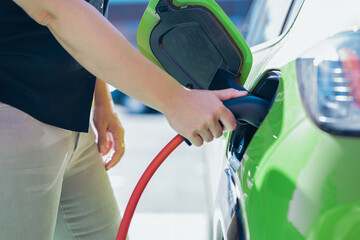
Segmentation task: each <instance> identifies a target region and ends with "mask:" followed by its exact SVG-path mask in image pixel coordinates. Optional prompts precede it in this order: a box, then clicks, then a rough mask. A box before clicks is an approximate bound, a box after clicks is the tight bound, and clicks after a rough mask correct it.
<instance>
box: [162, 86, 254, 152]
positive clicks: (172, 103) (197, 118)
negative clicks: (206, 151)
mask: <svg viewBox="0 0 360 240" xmlns="http://www.w3.org/2000/svg"><path fill="white" fill-rule="evenodd" d="M246 95H247V92H246V91H238V90H235V89H225V90H219V91H207V90H189V91H187V93H185V94H183V93H182V94H181V96H174V98H173V99H172V100H169V101H168V106H167V107H166V111H164V114H165V116H166V118H167V119H168V121H169V123H170V125H171V126H172V128H174V130H175V131H177V132H178V133H179V134H180V135H182V136H184V137H186V138H187V139H188V140H189V141H190V142H191V143H192V144H194V145H195V146H201V145H202V144H203V143H204V141H205V142H210V141H212V140H213V139H214V138H219V137H220V136H221V135H222V133H223V131H224V130H229V131H230V130H234V129H235V128H236V126H237V123H236V120H235V118H234V115H233V114H232V113H231V112H230V110H229V109H227V108H226V107H225V106H224V104H223V103H222V102H223V101H226V100H229V99H232V98H238V97H243V96H246Z"/></svg>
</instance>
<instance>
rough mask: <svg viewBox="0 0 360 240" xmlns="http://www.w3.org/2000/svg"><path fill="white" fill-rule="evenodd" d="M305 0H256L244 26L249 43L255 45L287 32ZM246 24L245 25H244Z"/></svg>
mask: <svg viewBox="0 0 360 240" xmlns="http://www.w3.org/2000/svg"><path fill="white" fill-rule="evenodd" d="M303 1H304V0H255V1H253V3H252V5H251V7H250V10H249V13H248V15H247V19H246V21H245V24H244V25H243V27H242V28H246V31H244V32H245V34H244V37H245V39H246V42H247V43H248V45H249V46H250V47H251V46H254V45H257V44H260V43H263V42H266V41H269V40H271V39H273V38H276V37H278V36H279V35H281V34H282V33H283V32H285V31H286V30H287V29H288V28H289V27H290V26H291V23H292V22H293V21H294V19H295V17H296V15H297V13H298V11H299V9H300V7H301V5H302V3H303ZM244 26H245V27H244Z"/></svg>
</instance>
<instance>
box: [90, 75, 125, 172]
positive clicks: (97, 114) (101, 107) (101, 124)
mask: <svg viewBox="0 0 360 240" xmlns="http://www.w3.org/2000/svg"><path fill="white" fill-rule="evenodd" d="M93 121H94V125H95V128H96V130H97V133H98V143H97V144H98V148H99V152H100V153H101V154H102V155H103V156H104V155H107V154H109V152H110V151H111V150H112V149H113V150H114V153H113V154H112V155H110V157H111V158H110V159H109V160H107V161H106V162H105V163H104V164H105V168H106V170H109V169H110V168H112V167H114V166H115V165H116V164H117V163H118V162H119V161H120V159H121V158H122V156H123V155H124V153H125V143H124V128H123V126H122V125H121V123H120V120H119V118H118V116H117V114H116V112H115V110H114V106H113V102H112V99H111V96H110V94H109V92H108V90H107V87H106V84H105V83H104V82H102V81H101V80H99V79H97V80H96V87H95V105H94V108H93Z"/></svg>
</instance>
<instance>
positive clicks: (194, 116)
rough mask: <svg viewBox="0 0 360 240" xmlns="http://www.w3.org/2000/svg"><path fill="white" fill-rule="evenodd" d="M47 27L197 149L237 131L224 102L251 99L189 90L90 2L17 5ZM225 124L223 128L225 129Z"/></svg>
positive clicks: (24, 1) (36, 0)
mask: <svg viewBox="0 0 360 240" xmlns="http://www.w3.org/2000/svg"><path fill="white" fill-rule="evenodd" d="M14 1H15V2H16V3H17V4H18V5H19V6H20V7H22V8H23V9H24V10H25V11H26V12H27V13H28V14H29V16H30V17H32V18H33V19H34V20H35V21H37V22H38V23H39V24H42V25H44V26H47V27H48V28H49V29H50V31H51V32H52V33H53V35H54V36H55V37H56V39H57V40H58V41H59V42H60V44H61V45H62V46H63V47H64V48H65V49H66V50H67V51H68V52H69V53H70V54H71V55H72V56H73V57H74V58H75V59H76V60H77V61H78V62H79V63H80V64H82V65H83V66H84V67H85V68H86V69H87V70H88V71H89V72H91V73H92V74H94V75H95V76H96V77H98V78H100V79H102V80H104V81H105V82H107V83H110V84H111V85H113V86H115V87H116V88H118V89H119V90H121V91H122V92H124V93H126V94H128V95H130V96H132V97H134V98H136V99H138V100H140V101H142V102H144V103H145V104H147V105H149V106H150V107H152V108H155V109H157V110H159V111H160V112H162V113H164V115H165V116H166V117H167V119H168V121H169V122H170V125H171V126H172V127H173V128H174V129H175V130H176V131H177V132H179V133H180V134H181V135H183V136H185V137H186V138H188V139H189V140H190V141H191V142H192V143H193V144H195V145H197V146H200V145H202V143H203V141H211V140H212V139H213V138H214V137H219V136H220V135H221V133H222V131H223V129H222V125H223V126H225V127H226V128H227V129H229V130H233V129H234V128H235V127H236V121H235V119H234V116H233V115H232V114H231V112H230V111H229V110H228V109H226V108H225V107H224V106H223V104H222V102H221V101H224V100H227V99H230V98H234V97H239V96H243V95H245V93H244V92H238V91H236V90H227V91H218V92H216V91H215V92H210V91H198V90H188V89H186V88H184V87H183V86H181V85H180V84H179V83H178V82H177V81H176V80H175V79H173V78H172V77H171V76H170V75H168V74H167V73H166V72H165V71H163V70H161V69H160V68H159V67H157V66H156V65H155V64H153V63H152V62H150V61H149V60H148V59H147V58H146V57H144V56H143V55H142V54H141V53H140V52H139V51H137V50H136V49H135V48H134V47H133V46H132V45H131V44H130V43H129V42H128V41H127V40H126V39H125V38H124V36H123V35H122V34H121V33H120V32H118V31H117V30H116V29H115V27H113V26H112V25H111V24H110V23H109V22H108V21H107V20H106V19H105V18H104V17H103V16H102V15H101V14H100V13H99V12H98V11H97V10H96V9H95V8H94V7H92V6H91V5H90V4H88V3H87V2H86V1H84V0H61V1H59V0H14ZM220 122H221V123H220Z"/></svg>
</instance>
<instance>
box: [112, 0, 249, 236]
mask: <svg viewBox="0 0 360 240" xmlns="http://www.w3.org/2000/svg"><path fill="white" fill-rule="evenodd" d="M148 2H149V0H110V6H109V12H108V18H109V20H110V21H111V22H112V23H113V24H114V25H115V27H116V28H118V29H119V31H120V32H121V33H122V34H123V35H124V36H125V37H126V38H127V39H128V40H129V41H130V42H131V43H132V44H133V45H134V46H135V47H136V32H137V28H138V25H139V22H140V19H141V17H142V14H143V12H144V10H145V8H146V6H147V4H148ZM216 2H217V3H218V4H219V5H220V6H221V7H222V8H223V10H224V11H225V12H226V13H227V14H228V16H229V17H230V19H231V20H232V21H233V22H234V24H235V26H236V27H237V28H238V30H239V31H240V33H241V34H242V35H243V36H244V37H245V36H246V29H247V23H246V22H247V21H246V18H245V17H246V13H247V11H248V9H249V7H250V6H251V3H252V0H218V1H216ZM110 89H111V91H112V96H113V99H114V102H115V103H116V105H115V106H116V111H117V113H118V115H119V118H120V120H121V122H122V124H123V126H124V129H125V143H126V152H125V155H124V157H123V159H122V160H121V162H120V163H119V164H118V165H117V166H116V167H115V168H114V169H111V170H110V171H109V176H110V181H111V184H112V186H113V188H114V191H115V195H116V199H117V201H118V203H119V206H120V210H121V211H122V214H123V213H124V211H125V208H126V204H127V202H128V200H129V198H130V195H131V193H132V191H133V189H134V188H135V185H136V183H137V181H138V180H139V179H140V177H141V175H142V173H143V172H144V171H145V169H146V167H147V166H148V165H149V164H150V162H151V161H152V159H153V158H154V157H155V156H156V154H157V153H158V152H159V151H160V150H161V149H162V148H163V147H164V146H165V145H166V144H167V143H168V142H169V141H170V140H171V139H172V138H173V137H174V136H175V135H176V133H175V131H173V130H172V129H171V127H170V126H169V124H168V123H167V121H166V119H165V118H164V117H163V116H162V115H161V114H159V113H157V112H156V111H155V110H152V109H150V108H148V107H146V106H145V105H143V104H142V103H140V102H138V101H136V100H134V99H132V98H130V97H128V96H126V95H125V94H123V93H121V92H120V91H118V90H116V89H114V88H112V87H111V86H110ZM201 155H202V153H201V148H197V147H188V146H187V145H186V144H185V143H183V144H181V145H180V147H179V148H177V149H176V150H175V151H174V153H173V154H172V155H170V156H169V158H168V159H167V160H166V161H165V162H164V163H163V165H162V166H161V167H160V168H159V170H158V171H157V172H156V173H155V174H154V177H153V178H152V179H151V181H150V183H149V185H148V186H147V188H146V189H145V191H144V194H143V195H142V197H141V199H140V201H139V204H138V206H137V209H136V211H135V214H134V218H133V220H132V223H131V225H130V229H129V235H130V239H131V240H140V239H157V240H162V239H164V240H165V239H166V240H180V239H197V240H203V239H204V240H205V239H209V237H210V232H209V231H210V228H209V221H210V219H209V216H208V211H209V204H208V202H209V200H208V196H209V195H210V194H209V191H211V186H209V184H210V181H208V176H207V174H206V172H207V169H208V168H209V166H208V164H209V163H206V162H203V160H202V158H201Z"/></svg>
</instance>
